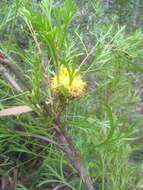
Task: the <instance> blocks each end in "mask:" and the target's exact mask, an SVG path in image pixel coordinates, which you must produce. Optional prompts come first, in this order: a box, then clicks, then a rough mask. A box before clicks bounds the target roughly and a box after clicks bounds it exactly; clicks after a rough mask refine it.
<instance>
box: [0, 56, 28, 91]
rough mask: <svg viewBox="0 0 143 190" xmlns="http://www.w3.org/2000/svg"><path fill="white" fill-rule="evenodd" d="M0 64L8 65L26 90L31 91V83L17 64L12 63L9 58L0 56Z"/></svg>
mask: <svg viewBox="0 0 143 190" xmlns="http://www.w3.org/2000/svg"><path fill="white" fill-rule="evenodd" d="M0 65H3V66H7V67H8V68H9V70H10V71H11V72H12V73H14V74H15V76H16V78H17V79H18V80H19V81H20V82H21V84H22V86H23V87H24V89H25V90H30V91H31V85H30V84H29V83H28V82H27V80H26V79H25V76H24V74H23V72H22V71H21V70H20V69H19V68H18V67H17V65H16V64H13V63H11V61H10V60H9V59H7V58H0Z"/></svg>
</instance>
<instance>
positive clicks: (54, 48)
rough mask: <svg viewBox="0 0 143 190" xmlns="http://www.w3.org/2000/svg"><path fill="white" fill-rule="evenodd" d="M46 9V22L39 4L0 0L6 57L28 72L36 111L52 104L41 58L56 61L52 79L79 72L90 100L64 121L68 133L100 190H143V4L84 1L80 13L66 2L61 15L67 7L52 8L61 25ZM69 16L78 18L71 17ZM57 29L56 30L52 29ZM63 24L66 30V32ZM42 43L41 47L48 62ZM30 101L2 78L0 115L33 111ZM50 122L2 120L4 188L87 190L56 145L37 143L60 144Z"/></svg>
mask: <svg viewBox="0 0 143 190" xmlns="http://www.w3.org/2000/svg"><path fill="white" fill-rule="evenodd" d="M42 2H45V4H44V5H46V6H45V7H44V6H42V7H43V10H42V11H43V14H44V16H43V15H42V16H41V17H40V16H39V15H38V14H39V12H38V9H39V6H41V4H40V1H34V0H33V1H32V0H31V3H32V5H31V6H29V4H28V3H29V1H27V0H24V1H20V0H15V1H4V0H3V1H2V0H1V2H0V40H1V43H0V51H1V52H3V53H4V54H5V55H6V56H7V57H8V58H9V59H10V60H11V61H12V62H13V63H15V64H17V65H18V66H19V67H20V68H21V70H22V71H23V72H24V74H25V76H26V79H27V81H29V83H30V85H31V86H32V92H31V93H30V97H31V102H32V103H33V104H37V102H40V101H41V100H43V99H44V100H47V101H48V100H49V99H48V98H49V96H50V95H49V93H50V92H49V90H48V89H45V86H44V85H45V84H42V85H43V86H42V87H41V81H42V80H43V72H42V68H41V67H42V64H41V57H42V60H44V61H43V62H45V61H47V55H48V60H49V59H51V64H50V66H49V68H48V69H49V70H48V74H49V75H50V76H52V75H53V72H54V71H56V69H57V68H58V66H59V64H61V63H62V64H63V65H72V67H74V66H75V67H76V68H77V67H78V66H80V68H81V74H82V75H83V78H84V80H86V82H87V90H86V95H85V96H84V97H82V98H81V99H79V100H75V101H72V103H71V104H70V105H69V106H68V108H67V110H66V112H64V114H63V115H62V122H63V125H64V126H65V125H68V131H69V133H70V136H71V137H72V140H73V142H74V144H75V145H76V148H77V149H78V150H79V151H80V153H81V155H82V157H83V159H84V161H85V163H86V166H87V168H88V172H89V174H90V176H91V178H92V181H93V184H94V187H95V188H96V189H99V190H141V189H143V179H142V168H143V162H142V149H143V147H142V141H143V139H142V122H143V119H142V71H143V65H142V61H143V33H142V24H143V23H142V22H143V20H142V19H143V16H142V10H143V2H142V1H141V0H137V1H133V0H130V1H125V0H103V1H100V0H99V1H98V0H96V1H95V0H91V1H87V0H82V1H77V2H75V4H76V5H75V4H74V3H73V1H72V0H65V1H64V2H66V4H65V9H61V12H60V11H59V9H58V7H60V6H61V5H62V3H63V1H53V3H54V5H55V7H56V8H57V10H55V15H54V16H55V17H54V19H55V20H54V19H53V18H51V17H50V14H48V11H49V10H50V6H49V2H51V1H48V0H47V1H42ZM46 3H47V4H46ZM48 6H49V7H48ZM33 7H34V8H33ZM35 10H37V12H38V13H37V12H36V11H35ZM47 10H48V11H47ZM44 11H45V12H44ZM70 11H71V12H72V13H73V15H69V14H68V13H69V12H70ZM61 15H62V16H63V15H64V16H63V17H62V16H61ZM61 18H62V19H63V20H62V19H61ZM52 19H53V20H52ZM60 19H61V20H60ZM54 21H57V25H56V27H51V26H49V25H48V24H49V23H53V22H54ZM69 23H70V24H69ZM62 24H65V25H64V27H63V28H62V27H60V26H61V25H62ZM32 26H34V30H33V28H32ZM48 27H49V28H50V30H49V28H48ZM47 30H48V31H49V34H48V35H47V33H46V32H47ZM35 32H36V33H35ZM50 32H51V33H50ZM36 39H38V42H39V43H40V46H42V47H41V49H42V54H40V53H41V52H39V51H38V50H39V49H38V47H37V46H38V44H39V43H38V44H37V43H35V41H36ZM37 49H38V50H37ZM59 62H60V63H59ZM47 94H48V96H47ZM28 96H29V93H27V91H26V92H23V93H20V94H15V93H14V91H13V89H11V87H10V86H9V85H8V84H7V83H6V82H5V81H4V80H3V77H2V75H1V77H0V97H1V98H0V109H1V110H2V109H4V108H7V107H10V106H16V105H23V104H28V105H30V104H31V102H30V101H29V99H28ZM36 111H37V110H36ZM51 122H52V121H51V118H46V117H45V116H40V117H37V115H36V114H35V113H30V114H29V113H27V114H22V115H20V116H13V117H2V118H0V166H1V167H0V176H1V186H2V187H1V188H3V189H5V190H6V189H8V190H9V189H12V188H13V189H16V190H35V189H38V190H44V189H49V190H50V189H53V190H54V189H55V190H56V189H62V190H64V189H65V190H66V189H73V190H84V189H85V187H84V184H83V183H82V181H81V179H80V178H79V176H78V174H77V172H76V171H75V169H74V168H73V167H72V166H71V164H70V163H69V161H68V159H67V157H66V156H65V154H64V153H63V152H62V151H61V150H59V149H57V147H56V145H53V144H50V143H48V144H47V143H45V142H43V141H41V140H39V139H38V140H37V139H36V138H33V137H31V135H33V134H34V135H35V134H36V135H43V136H47V137H48V138H50V139H51V140H54V141H56V139H55V138H54V137H53V134H51V127H47V126H50V125H51ZM21 131H22V132H24V134H25V135H21V133H19V132H21Z"/></svg>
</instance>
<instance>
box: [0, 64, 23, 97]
mask: <svg viewBox="0 0 143 190" xmlns="http://www.w3.org/2000/svg"><path fill="white" fill-rule="evenodd" d="M0 75H2V77H3V78H4V79H5V80H6V82H8V83H9V84H10V85H11V86H12V87H13V89H14V91H15V92H16V93H21V92H22V91H23V90H22V88H21V87H20V86H19V84H18V83H17V82H16V81H15V80H14V79H13V77H12V76H11V75H10V73H9V72H8V71H7V69H5V67H4V66H2V65H0Z"/></svg>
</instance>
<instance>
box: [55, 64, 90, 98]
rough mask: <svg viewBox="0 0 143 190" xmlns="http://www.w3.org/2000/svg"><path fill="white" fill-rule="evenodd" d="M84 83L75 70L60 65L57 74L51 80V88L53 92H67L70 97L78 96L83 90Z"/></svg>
mask: <svg viewBox="0 0 143 190" xmlns="http://www.w3.org/2000/svg"><path fill="white" fill-rule="evenodd" d="M85 86H86V83H85V82H84V81H83V80H82V78H81V76H80V74H79V73H78V71H77V70H75V71H72V69H67V68H66V67H64V66H61V67H60V69H59V72H58V74H56V75H55V76H54V77H53V78H52V80H51V89H52V90H53V91H54V93H60V94H65V93H66V94H68V95H69V96H71V97H75V98H77V97H80V96H82V95H83V94H84V92H85Z"/></svg>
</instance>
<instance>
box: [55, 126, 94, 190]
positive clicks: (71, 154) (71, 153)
mask: <svg viewBox="0 0 143 190" xmlns="http://www.w3.org/2000/svg"><path fill="white" fill-rule="evenodd" d="M54 129H55V132H56V135H57V138H58V141H59V143H61V144H64V145H65V148H64V150H63V151H64V152H65V154H66V155H67V157H68V159H69V161H70V163H71V164H72V166H73V167H74V168H75V169H76V170H77V171H78V173H79V176H80V177H81V179H82V181H83V183H84V184H85V186H86V188H87V190H95V188H94V187H93V184H92V181H91V178H90V176H89V175H88V173H87V169H86V166H85V164H84V163H83V160H82V159H81V156H80V154H79V152H78V151H77V150H76V148H75V146H74V144H73V142H72V140H71V138H70V137H69V135H68V132H67V130H66V128H63V129H62V128H61V126H60V125H56V126H55V128H54Z"/></svg>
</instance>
